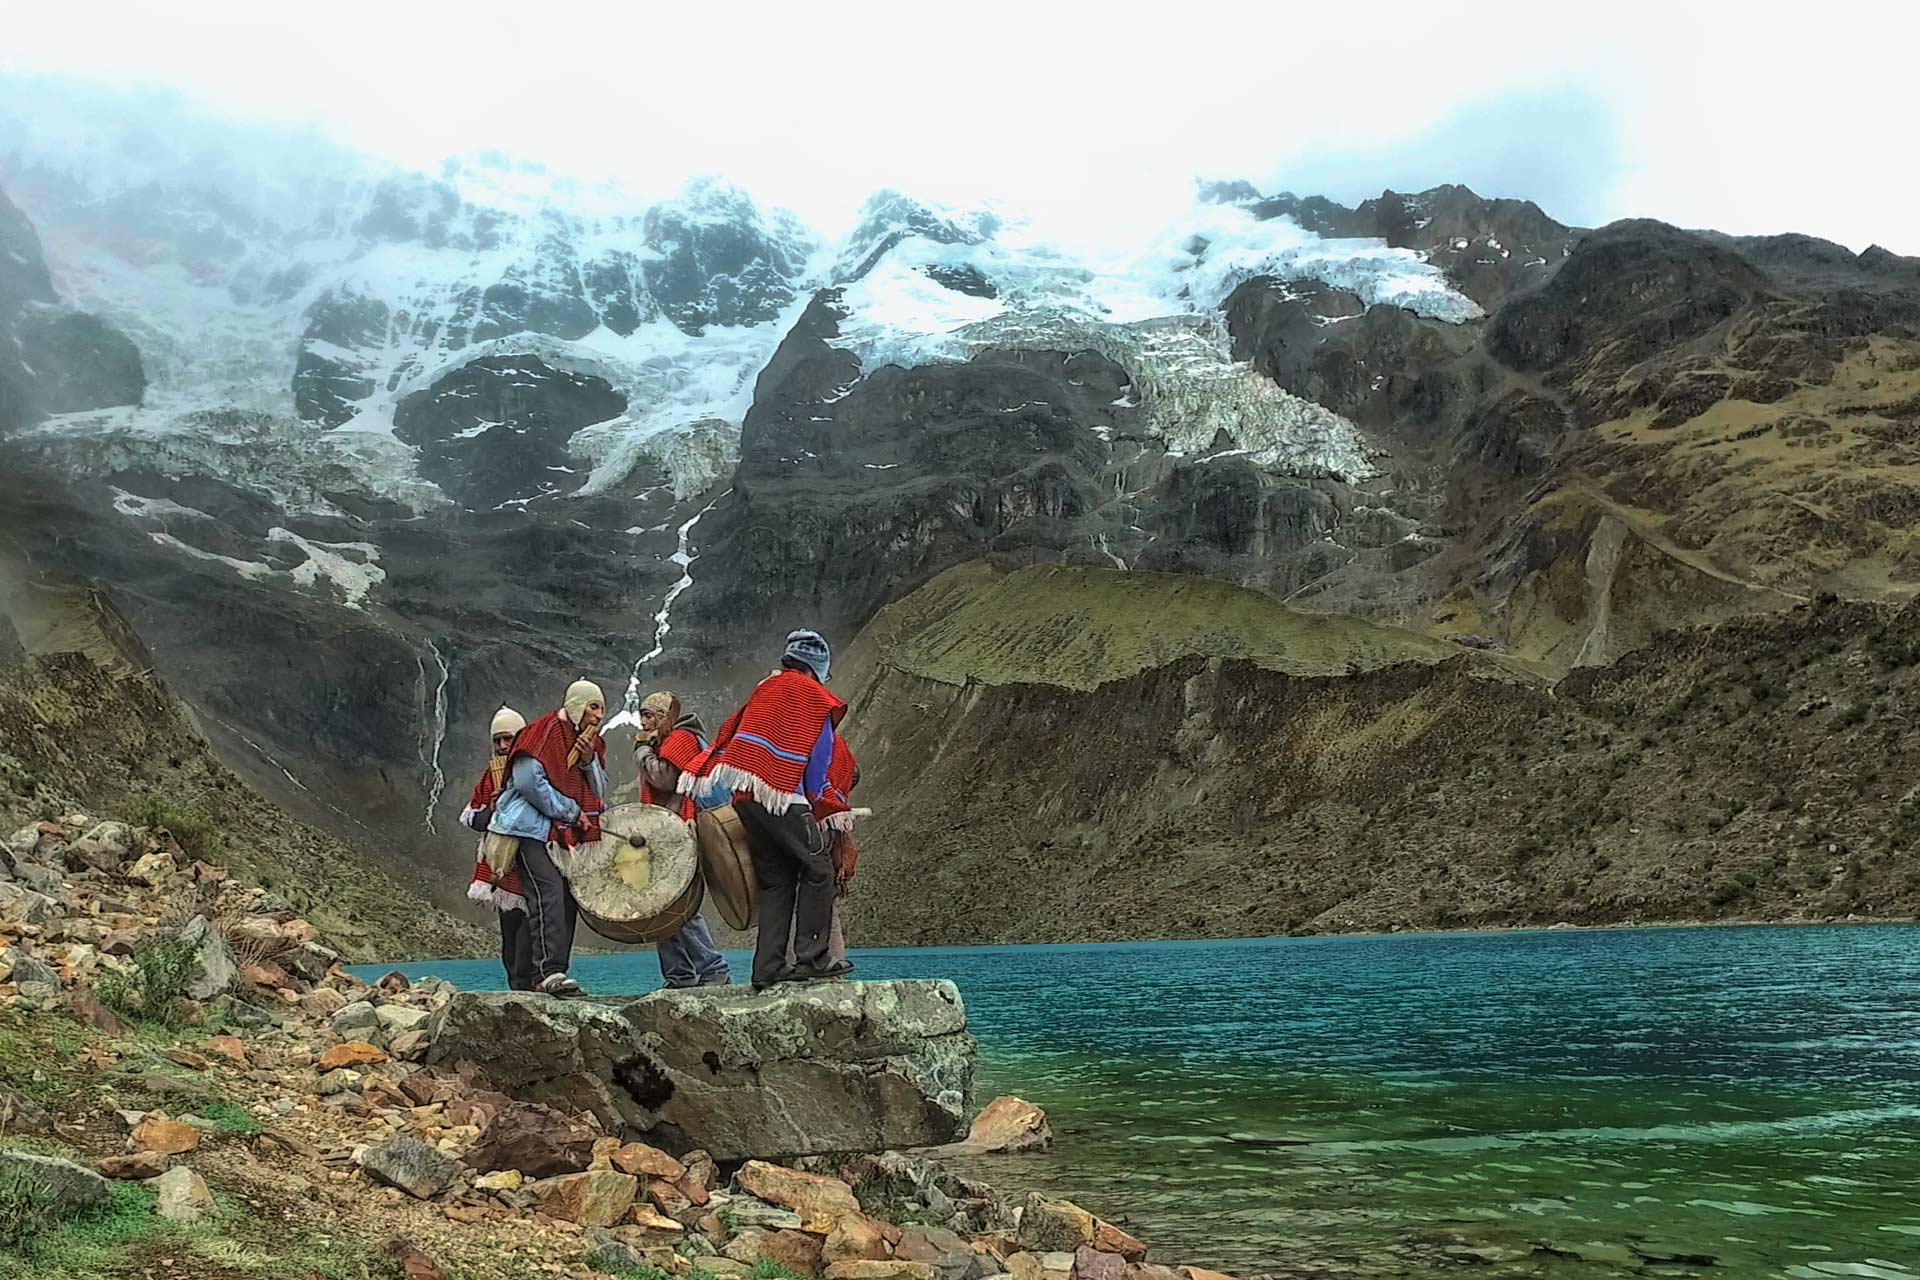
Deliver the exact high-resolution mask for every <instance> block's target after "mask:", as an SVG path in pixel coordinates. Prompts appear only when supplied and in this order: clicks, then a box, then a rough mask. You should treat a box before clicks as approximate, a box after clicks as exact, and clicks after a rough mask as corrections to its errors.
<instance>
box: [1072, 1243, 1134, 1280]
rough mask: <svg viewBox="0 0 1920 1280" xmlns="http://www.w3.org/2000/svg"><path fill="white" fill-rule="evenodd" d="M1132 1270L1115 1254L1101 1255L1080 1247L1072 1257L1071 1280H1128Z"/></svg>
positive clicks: (1096, 1250) (1083, 1246) (1084, 1246)
mask: <svg viewBox="0 0 1920 1280" xmlns="http://www.w3.org/2000/svg"><path fill="white" fill-rule="evenodd" d="M1130 1270H1132V1268H1130V1267H1129V1266H1128V1265H1127V1260H1126V1259H1125V1258H1123V1257H1121V1256H1120V1255H1119V1254H1117V1253H1102V1252H1100V1251H1099V1250H1098V1249H1091V1248H1088V1247H1087V1246H1086V1245H1081V1246H1080V1248H1079V1250H1078V1251H1076V1252H1075V1253H1074V1255H1073V1280H1130V1277H1129V1276H1128V1274H1127V1273H1128V1272H1129V1271H1130Z"/></svg>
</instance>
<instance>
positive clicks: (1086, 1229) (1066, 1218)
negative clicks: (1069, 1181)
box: [1017, 1191, 1094, 1253]
mask: <svg viewBox="0 0 1920 1280" xmlns="http://www.w3.org/2000/svg"><path fill="white" fill-rule="evenodd" d="M1093 1236H1094V1219H1093V1215H1092V1214H1090V1213H1088V1212H1087V1211H1086V1210H1085V1209H1082V1208H1081V1207H1080V1206H1079V1205H1077V1204H1075V1203H1073V1201H1071V1200H1054V1199H1050V1198H1048V1197H1047V1196H1043V1195H1041V1194H1040V1193H1039V1192H1037V1191H1036V1192H1034V1193H1032V1194H1031V1195H1029V1196H1028V1197H1027V1206H1026V1208H1025V1210H1023V1211H1022V1212H1021V1214H1020V1234H1019V1236H1018V1237H1017V1239H1018V1240H1019V1243H1020V1247H1021V1248H1022V1249H1025V1250H1026V1251H1027V1252H1029V1253H1072V1252H1073V1251H1074V1250H1076V1249H1078V1248H1079V1247H1080V1246H1081V1245H1085V1244H1092V1243H1093Z"/></svg>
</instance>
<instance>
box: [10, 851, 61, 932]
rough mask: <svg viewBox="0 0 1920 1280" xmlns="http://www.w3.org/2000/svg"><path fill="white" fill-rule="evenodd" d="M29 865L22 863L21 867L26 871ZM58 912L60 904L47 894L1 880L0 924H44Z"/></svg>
mask: <svg viewBox="0 0 1920 1280" xmlns="http://www.w3.org/2000/svg"><path fill="white" fill-rule="evenodd" d="M28 865H30V864H27V863H22V864H21V867H20V869H21V870H22V871H24V870H26V868H27V866H28ZM58 914H59V904H57V903H56V902H54V900H53V899H52V898H49V897H48V896H47V895H46V894H44V893H40V892H38V891H37V890H33V889H29V888H27V887H25V886H24V885H18V884H15V883H14V882H13V881H11V880H0V924H32V925H43V924H46V923H48V922H49V921H51V920H52V919H53V918H54V917H55V916H57V915H58Z"/></svg>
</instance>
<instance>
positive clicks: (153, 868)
mask: <svg viewBox="0 0 1920 1280" xmlns="http://www.w3.org/2000/svg"><path fill="white" fill-rule="evenodd" d="M179 873H180V865H179V864H178V863H176V862H175V861H174V860H173V859H172V858H171V857H169V856H168V855H166V854H164V853H149V854H147V855H146V856H145V857H143V858H140V859H139V860H138V861H136V862H135V863H134V864H133V865H132V866H131V867H128V868H127V879H129V880H131V881H133V882H134V883H135V884H143V885H146V886H147V887H148V888H149V889H158V888H160V887H161V886H162V885H164V884H166V883H167V882H168V881H170V880H172V879H173V878H174V876H176V875H178V874H179Z"/></svg>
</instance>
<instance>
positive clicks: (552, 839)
mask: <svg viewBox="0 0 1920 1280" xmlns="http://www.w3.org/2000/svg"><path fill="white" fill-rule="evenodd" d="M579 736H580V731H579V730H578V729H575V728H574V727H573V721H571V720H569V719H567V716H566V713H565V712H564V711H549V712H547V714H545V715H543V716H541V717H540V718H539V719H538V720H535V721H534V722H533V723H532V724H530V725H528V726H527V727H526V728H524V729H522V730H521V731H520V732H519V733H518V734H516V735H514V739H513V745H512V746H511V747H509V748H507V767H508V770H509V771H511V770H512V767H513V762H514V761H515V760H517V759H519V758H520V757H521V756H532V757H533V758H534V759H535V760H538V761H539V762H540V767H541V768H543V769H545V770H546V771H547V784H548V785H549V786H551V787H552V788H553V789H554V790H555V791H558V792H559V793H560V794H561V795H563V796H565V797H566V798H567V799H569V800H571V801H573V802H574V803H575V804H577V805H579V806H580V819H579V823H578V825H575V826H563V825H562V824H560V823H558V822H555V823H551V824H550V827H551V829H550V830H549V832H548V834H547V843H548V844H557V845H559V846H560V847H561V848H563V849H571V848H573V847H574V846H575V845H581V844H592V843H593V842H594V841H596V840H598V839H599V838H600V811H601V810H602V809H604V808H606V804H605V803H604V802H603V801H602V800H601V799H600V797H599V796H597V795H595V794H593V784H591V783H590V782H588V781H587V773H586V770H585V769H584V768H582V767H581V766H580V765H577V764H568V763H567V752H569V751H570V750H572V749H573V740H574V739H575V738H577V737H579ZM593 749H594V753H595V756H596V757H597V758H598V760H599V762H600V767H601V768H602V769H604V768H606V766H607V740H606V739H605V738H597V739H595V741H594V744H593Z"/></svg>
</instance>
